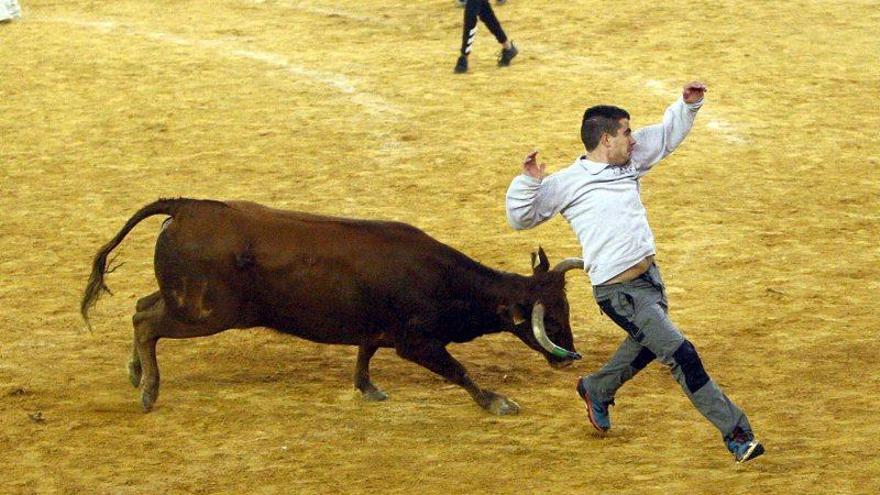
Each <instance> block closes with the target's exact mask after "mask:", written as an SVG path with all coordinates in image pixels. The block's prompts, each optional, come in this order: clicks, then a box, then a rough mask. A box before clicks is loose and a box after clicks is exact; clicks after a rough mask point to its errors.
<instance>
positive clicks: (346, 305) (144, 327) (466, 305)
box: [80, 198, 583, 414]
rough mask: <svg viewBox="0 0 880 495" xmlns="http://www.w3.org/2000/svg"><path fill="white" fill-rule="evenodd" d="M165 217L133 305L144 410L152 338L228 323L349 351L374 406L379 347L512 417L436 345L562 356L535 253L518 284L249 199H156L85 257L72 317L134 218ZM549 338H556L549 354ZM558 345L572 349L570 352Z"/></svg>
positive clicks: (558, 298) (420, 245)
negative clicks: (502, 345)
mask: <svg viewBox="0 0 880 495" xmlns="http://www.w3.org/2000/svg"><path fill="white" fill-rule="evenodd" d="M160 214H161V215H168V216H170V217H171V218H169V219H168V220H166V222H165V224H163V227H162V231H161V233H160V234H159V236H158V239H157V241H156V252H155V259H154V264H155V272H156V279H157V281H158V284H159V290H158V291H157V292H154V293H153V294H150V295H148V296H146V297H144V298H142V299H140V300H139V301H138V302H137V312H136V313H135V315H134V318H133V321H134V345H133V351H132V356H131V361H130V362H129V378H130V380H131V383H132V385H134V386H135V387H138V386H139V385H142V393H141V403H142V405H143V408H144V411H149V410H150V409H151V408H152V407H153V404H154V403H155V401H156V399H157V397H158V394H159V368H158V364H157V362H156V342H157V341H158V340H159V339H160V338H163V337H167V338H189V337H200V336H205V335H211V334H215V333H217V332H222V331H223V330H226V329H229V328H250V327H268V328H272V329H275V330H278V331H281V332H284V333H289V334H293V335H297V336H299V337H302V338H305V339H308V340H311V341H314V342H322V343H327V344H348V345H357V346H359V351H358V359H357V367H356V369H355V374H354V385H355V387H356V388H357V389H358V390H360V391H361V393H362V394H363V396H364V398H366V399H367V400H383V399H385V398H386V395H385V393H384V392H382V391H381V390H379V389H378V388H376V386H375V385H373V383H372V382H371V381H370V372H369V362H370V358H371V357H372V356H373V354H374V353H375V352H376V350H377V349H378V348H380V347H392V348H394V349H395V351H396V352H397V354H398V355H400V356H401V357H403V358H404V359H408V360H410V361H412V362H414V363H417V364H420V365H422V366H424V367H425V368H428V369H429V370H431V371H433V372H434V373H437V374H439V375H441V376H443V377H444V378H446V379H447V380H449V381H450V382H452V383H455V384H457V385H459V386H461V387H463V388H464V389H465V390H467V391H468V393H470V394H471V396H472V397H473V398H474V400H475V401H476V402H477V404H479V405H480V406H481V407H483V408H485V409H487V410H489V411H491V412H493V413H495V414H515V413H516V412H518V410H519V407H518V406H517V405H516V403H515V402H513V401H512V400H509V399H507V398H506V397H504V396H502V395H499V394H496V393H494V392H492V391H490V390H486V389H483V388H480V387H479V386H477V385H476V384H475V383H474V382H473V381H472V380H471V378H470V377H469V376H468V373H467V371H466V370H465V368H464V367H463V366H462V365H461V364H460V363H459V362H458V361H456V360H455V359H454V358H453V357H452V356H451V355H450V354H449V353H448V352H447V350H446V345H447V344H449V343H450V342H468V341H470V340H473V339H475V338H476V337H479V336H480V335H485V334H489V333H497V332H501V331H508V332H511V333H513V334H514V335H516V336H517V337H519V339H520V340H522V341H523V342H524V343H525V344H526V345H527V346H529V347H531V348H532V349H535V350H537V351H539V352H541V353H542V354H543V355H544V356H545V357H546V359H547V360H548V362H549V363H550V364H551V365H553V366H557V367H558V366H562V365H566V364H570V362H571V360H573V359H578V358H580V356H579V355H578V354H577V353H576V352H573V350H574V346H573V342H572V334H571V327H570V326H569V314H568V312H569V310H568V301H567V299H566V295H565V290H564V287H565V275H564V273H565V272H566V271H567V270H569V269H572V268H583V261H581V260H579V259H577V258H571V259H567V260H564V261H563V262H561V263H560V264H559V265H557V266H556V267H555V268H553V269H552V270H551V269H550V265H549V262H548V260H547V256H546V255H545V254H544V251H543V250H541V249H540V248H539V249H538V252H537V253H536V254H533V255H532V265H533V274H532V276H530V277H527V276H522V275H517V274H513V273H505V272H499V271H496V270H493V269H491V268H488V267H486V266H484V265H482V264H480V263H478V262H476V261H474V260H472V259H470V258H468V257H467V256H465V255H464V254H462V253H460V252H459V251H456V250H455V249H453V248H451V247H449V246H446V245H445V244H442V243H440V242H438V241H437V240H435V239H433V238H431V237H430V236H428V235H427V234H425V233H424V232H422V231H420V230H418V229H416V228H415V227H412V226H410V225H406V224H403V223H399V222H381V221H365V220H351V219H345V218H332V217H323V216H317V215H311V214H306V213H298V212H291V211H282V210H276V209H271V208H267V207H264V206H261V205H258V204H255V203H248V202H219V201H208V200H193V199H184V198H181V199H163V200H159V201H156V202H154V203H152V204H149V205H147V206H145V207H143V208H142V209H141V210H140V211H138V212H137V213H135V215H134V216H133V217H131V218H130V219H129V220H128V222H127V223H126V224H125V226H124V227H123V228H122V229H121V230H120V231H119V233H117V234H116V237H114V238H113V239H112V240H111V241H110V242H108V243H107V244H105V245H104V246H103V247H102V248H101V249H100V250H99V251H98V253H97V254H96V255H95V259H94V263H93V267H92V273H91V277H90V278H89V282H88V285H87V286H86V289H85V294H84V295H83V300H82V304H81V308H80V309H81V311H82V315H83V318H84V319H85V320H86V322H87V323H88V321H89V320H88V310H89V308H90V307H91V306H92V305H94V304H95V302H96V301H97V299H98V297H99V296H100V294H101V293H102V292H104V291H106V292H108V293H109V289H108V288H107V286H106V285H105V283H104V275H105V274H106V273H107V271H108V270H107V257H108V255H109V254H110V252H111V251H112V250H113V249H114V248H116V246H118V245H119V243H121V242H122V240H123V238H124V237H125V236H126V235H127V234H128V233H129V232H130V231H131V230H132V229H133V228H134V227H135V225H137V224H138V223H139V222H140V221H142V220H144V219H145V218H147V217H150V216H152V215H160ZM553 342H558V343H559V344H560V345H561V346H563V347H564V348H563V347H559V346H557V345H556V344H554V343H553ZM566 349H572V351H568V350H566Z"/></svg>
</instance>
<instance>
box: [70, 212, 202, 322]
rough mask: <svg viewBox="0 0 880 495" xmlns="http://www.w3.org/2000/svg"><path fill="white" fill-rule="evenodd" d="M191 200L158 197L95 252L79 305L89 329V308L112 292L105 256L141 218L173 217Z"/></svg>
mask: <svg viewBox="0 0 880 495" xmlns="http://www.w3.org/2000/svg"><path fill="white" fill-rule="evenodd" d="M193 201H196V200H192V199H186V198H179V199H160V200H158V201H156V202H153V203H150V204H148V205H146V206H144V207H143V208H141V209H140V210H139V211H138V212H137V213H135V214H134V216H132V217H131V218H129V219H128V222H126V223H125V225H124V226H123V227H122V230H120V231H119V233H117V234H116V237H114V238H113V239H111V240H110V242H108V243H107V244H104V245H103V246H101V249H99V250H98V252H97V254H95V259H94V261H92V274H91V275H90V276H89V283H88V284H87V285H86V290H85V292H84V293H83V298H82V302H81V303H80V306H79V309H80V313H82V317H83V320H85V322H86V325H88V327H89V330H91V329H92V324H91V323H90V322H89V314H88V313H89V308H91V307H92V306H94V305H95V303H96V302H98V298H99V297H100V296H101V293H102V292H106V293H108V294H111V295H112V292H110V289H109V288H108V287H107V285H106V284H105V283H104V275H105V274H106V273H107V256H109V255H110V252H111V251H113V250H114V249H115V248H116V246H118V245H119V243H121V242H122V239H124V238H125V236H126V235H128V233H129V232H130V231H131V229H133V228H134V227H135V225H137V224H138V223H140V222H141V220H143V219H145V218H147V217H151V216H153V215H169V216H171V217H174V215H175V214H176V213H177V211H178V210H179V209H180V207H181V206H183V205H185V204H187V203H190V202H193ZM111 271H112V270H111Z"/></svg>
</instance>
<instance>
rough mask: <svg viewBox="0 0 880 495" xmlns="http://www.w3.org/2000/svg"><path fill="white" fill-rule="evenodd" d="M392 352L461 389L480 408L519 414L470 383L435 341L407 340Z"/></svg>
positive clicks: (505, 401)
mask: <svg viewBox="0 0 880 495" xmlns="http://www.w3.org/2000/svg"><path fill="white" fill-rule="evenodd" d="M396 350H397V354H398V355H400V357H402V358H404V359H408V360H410V361H412V362H414V363H417V364H420V365H422V366H424V367H425V368H428V369H429V370H431V371H433V372H434V373H437V374H438V375H440V376H442V377H444V378H446V379H447V380H449V381H450V382H452V383H454V384H456V385H458V386H460V387H462V388H464V389H465V390H467V391H468V393H469V394H471V397H473V399H474V401H475V402H476V403H477V404H479V406H480V407H482V408H483V409H485V410H487V411H489V412H491V413H492V414H497V415H499V416H501V415H506V414H517V413H519V406H518V405H517V403H516V402H514V401H512V400H510V399H508V398H507V397H505V396H503V395H501V394H496V393H495V392H492V391H491V390H486V389H482V388H480V387H479V386H478V385H477V384H476V383H474V381H473V380H471V378H470V376H468V373H467V370H466V369H465V368H464V366H462V365H461V363H459V362H458V361H456V360H455V358H454V357H452V356H451V355H450V354H449V352H448V351H447V350H446V347H445V346H444V345H442V344H440V343H439V342H434V341H430V340H408V341H407V342H406V343H405V344H404V345H398V346H397V347H396Z"/></svg>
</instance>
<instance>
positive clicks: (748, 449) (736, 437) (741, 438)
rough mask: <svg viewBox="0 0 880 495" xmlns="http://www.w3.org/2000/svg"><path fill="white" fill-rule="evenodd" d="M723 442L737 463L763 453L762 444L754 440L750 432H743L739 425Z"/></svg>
mask: <svg viewBox="0 0 880 495" xmlns="http://www.w3.org/2000/svg"><path fill="white" fill-rule="evenodd" d="M724 442H725V443H726V444H727V450H729V451H730V453H731V454H733V457H734V458H735V459H736V462H737V463H742V462H746V461H750V460H752V459H754V458H755V457H758V456H759V455H761V454H763V453H764V446H763V445H761V444H760V443H759V442H758V441H757V440H755V436H754V435H752V432H745V431H743V430H742V429H740V428H739V427H737V428H736V429H735V430H733V434H731V435H730V436H729V437H727V438H725V439H724Z"/></svg>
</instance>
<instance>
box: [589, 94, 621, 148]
mask: <svg viewBox="0 0 880 495" xmlns="http://www.w3.org/2000/svg"><path fill="white" fill-rule="evenodd" d="M620 119H629V113H628V112H627V111H626V110H624V109H622V108H618V107H614V106H611V105H596V106H594V107H590V108H588V109H587V111H586V112H584V120H583V121H581V141H583V142H584V148H586V149H587V151H593V150H594V149H595V148H596V146H598V145H599V139H601V138H602V133H608V134H610V135H612V136H614V135H615V134H617V129H619V128H620Z"/></svg>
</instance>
